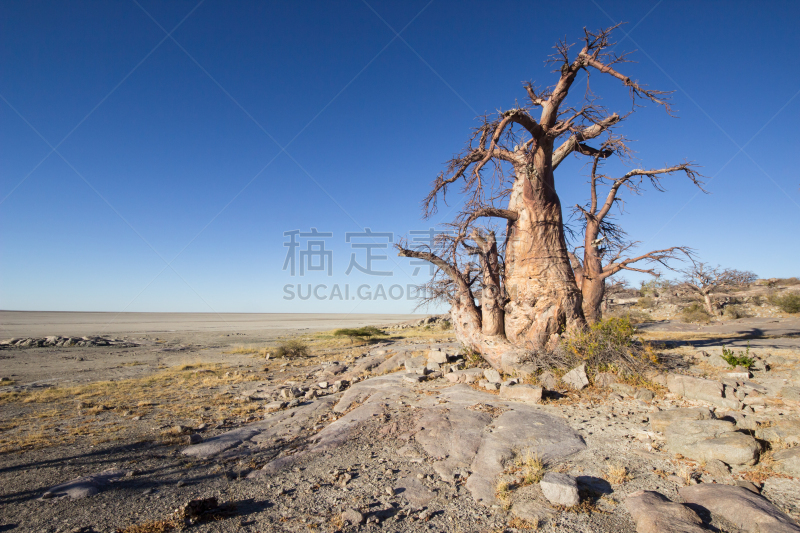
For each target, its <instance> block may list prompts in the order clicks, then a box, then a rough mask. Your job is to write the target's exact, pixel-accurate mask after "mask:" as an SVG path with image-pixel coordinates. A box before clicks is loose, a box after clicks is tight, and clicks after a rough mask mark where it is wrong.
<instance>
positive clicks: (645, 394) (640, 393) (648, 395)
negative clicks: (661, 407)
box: [633, 389, 656, 402]
mask: <svg viewBox="0 0 800 533" xmlns="http://www.w3.org/2000/svg"><path fill="white" fill-rule="evenodd" d="M633 397H634V398H636V399H637V400H642V401H643V402H650V401H653V399H654V398H655V397H656V395H655V393H654V392H653V391H651V390H650V389H639V390H637V391H636V394H634V395H633Z"/></svg>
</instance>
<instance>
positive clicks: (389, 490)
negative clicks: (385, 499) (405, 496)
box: [385, 487, 394, 496]
mask: <svg viewBox="0 0 800 533" xmlns="http://www.w3.org/2000/svg"><path fill="white" fill-rule="evenodd" d="M385 491H386V494H388V495H389V496H394V489H393V488H392V487H386V489H385Z"/></svg>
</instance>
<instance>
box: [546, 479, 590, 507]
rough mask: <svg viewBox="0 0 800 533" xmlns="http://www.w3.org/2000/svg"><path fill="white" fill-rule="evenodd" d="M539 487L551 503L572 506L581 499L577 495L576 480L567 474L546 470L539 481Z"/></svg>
mask: <svg viewBox="0 0 800 533" xmlns="http://www.w3.org/2000/svg"><path fill="white" fill-rule="evenodd" d="M539 487H540V488H541V489H542V492H543V493H544V497H545V498H547V500H548V501H549V502H550V503H552V504H556V505H563V506H564V507H573V506H575V505H578V504H579V503H580V501H581V499H580V496H578V482H577V481H575V478H574V477H572V476H570V475H568V474H559V473H556V472H547V473H546V474H545V475H544V477H543V478H542V480H541V481H540V482H539Z"/></svg>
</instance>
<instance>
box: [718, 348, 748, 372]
mask: <svg viewBox="0 0 800 533" xmlns="http://www.w3.org/2000/svg"><path fill="white" fill-rule="evenodd" d="M722 358H723V359H725V361H726V362H727V363H728V364H729V365H731V367H736V366H743V367H745V368H750V367H751V366H752V364H753V358H752V357H750V344H748V345H747V351H744V352H739V353H738V354H737V353H734V352H733V350H729V349H727V348H726V347H725V345H724V344H723V345H722Z"/></svg>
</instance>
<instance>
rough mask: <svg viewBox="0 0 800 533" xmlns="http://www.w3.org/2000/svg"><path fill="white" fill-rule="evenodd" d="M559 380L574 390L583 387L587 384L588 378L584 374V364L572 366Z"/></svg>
mask: <svg viewBox="0 0 800 533" xmlns="http://www.w3.org/2000/svg"><path fill="white" fill-rule="evenodd" d="M561 381H563V382H564V383H566V384H567V386H569V387H570V388H572V389H574V390H581V389H585V388H586V387H588V386H589V378H588V377H587V376H586V364H582V365H580V366H578V367H575V368H573V369H572V370H570V371H569V372H567V373H566V374H564V377H563V378H561Z"/></svg>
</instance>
